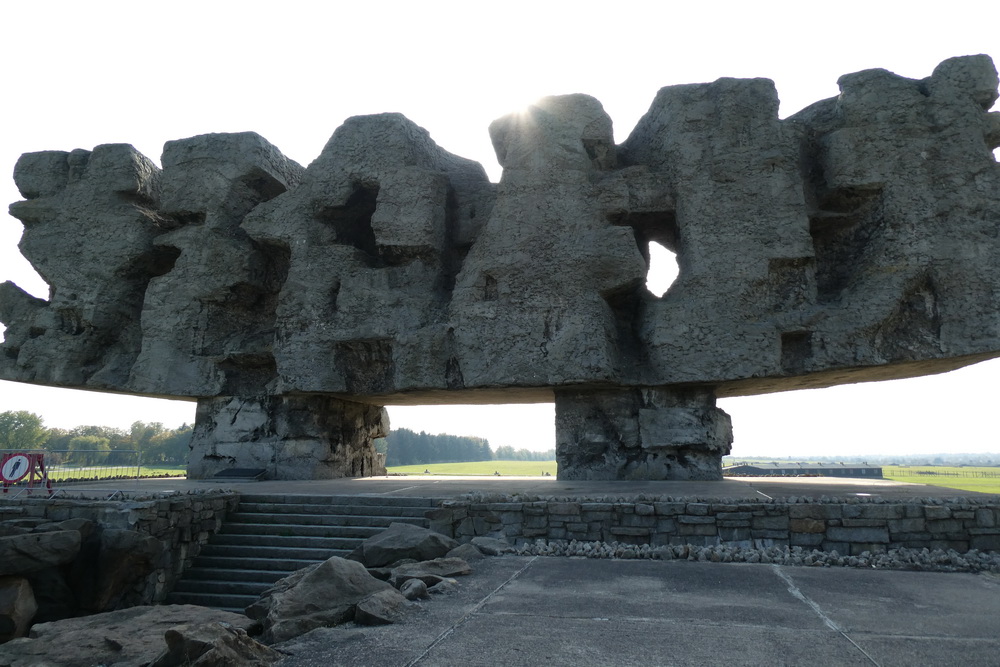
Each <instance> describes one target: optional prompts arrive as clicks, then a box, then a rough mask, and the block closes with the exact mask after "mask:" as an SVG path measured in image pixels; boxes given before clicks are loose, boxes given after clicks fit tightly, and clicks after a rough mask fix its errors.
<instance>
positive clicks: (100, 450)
mask: <svg viewBox="0 0 1000 667" xmlns="http://www.w3.org/2000/svg"><path fill="white" fill-rule="evenodd" d="M192 433H193V429H192V427H191V426H188V425H187V424H184V425H182V426H181V427H180V428H176V429H169V428H166V427H164V426H163V424H161V423H159V422H152V423H149V424H147V423H145V422H141V421H137V422H135V423H134V424H132V426H131V428H130V429H129V430H127V431H126V430H124V429H118V428H112V427H110V426H77V427H76V428H72V429H69V430H66V429H61V428H46V427H45V425H44V423H43V422H42V418H41V417H39V416H38V415H36V414H34V413H32V412H25V411H19V412H13V411H8V412H3V413H0V450H2V449H7V450H10V449H15V450H27V449H46V450H49V451H50V452H66V453H67V454H66V456H67V457H68V459H70V460H72V462H74V463H79V464H81V465H98V464H102V463H105V462H106V461H108V460H109V455H110V454H111V452H116V451H138V452H140V454H141V457H142V463H143V465H154V464H158V463H162V464H172V465H183V464H185V463H187V456H188V449H189V445H190V443H191V436H192ZM375 446H376V447H377V448H378V450H379V451H380V452H382V453H384V454H385V455H386V458H385V463H386V465H389V466H400V465H420V464H424V463H446V462H460V461H494V460H496V461H551V460H552V459H554V458H555V451H554V450H551V449H550V450H548V451H544V452H533V451H530V450H527V449H514V448H513V447H511V446H510V445H504V446H502V447H497V449H496V450H495V451H494V450H493V449H492V448H490V443H489V441H488V440H486V439H485V438H475V437H471V436H459V435H446V434H440V435H431V434H429V433H424V432H423V431H421V432H420V433H415V432H414V431H411V430H409V429H405V428H401V429H396V430H394V431H392V432H391V433H390V434H389V437H388V438H384V439H380V440H378V441H376V443H375ZM49 456H52V455H51V454H50V455H49ZM53 462H56V463H58V462H59V461H53Z"/></svg>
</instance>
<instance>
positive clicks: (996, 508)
mask: <svg viewBox="0 0 1000 667" xmlns="http://www.w3.org/2000/svg"><path fill="white" fill-rule="evenodd" d="M940 503H941V501H940V500H937V499H931V500H924V501H914V502H899V503H880V502H858V501H857V500H856V499H851V500H833V501H829V502H803V503H799V502H765V501H761V502H753V501H749V502H748V501H732V502H729V501H718V500H707V501H704V502H701V501H684V500H672V499H662V500H641V499H640V500H635V501H602V500H594V501H586V500H573V501H562V500H526V501H516V500H515V501H506V502H476V501H474V500H453V501H446V502H444V503H443V504H442V506H441V507H440V508H439V509H437V510H435V511H434V512H433V513H432V516H431V522H432V523H431V526H432V528H433V529H435V530H437V531H439V532H442V533H444V534H446V535H450V536H452V537H454V538H456V539H459V540H465V541H468V540H470V539H472V538H473V537H477V536H481V535H493V536H503V537H505V538H507V539H508V540H510V541H512V542H514V543H516V544H524V543H527V542H530V541H533V540H537V539H546V540H577V541H587V542H596V541H600V542H620V543H626V544H649V545H651V546H663V545H676V544H692V545H698V546H710V545H718V544H728V545H731V546H742V547H754V548H763V547H771V546H789V547H795V546H799V547H807V548H810V549H819V550H821V551H827V552H832V551H836V552H838V553H840V554H842V555H858V554H861V553H863V552H865V551H870V552H883V551H886V550H888V549H890V548H894V547H907V548H915V549H922V548H928V549H954V550H955V551H958V552H967V551H969V550H971V549H977V550H980V551H997V552H1000V501H998V500H996V499H987V500H984V501H976V500H956V501H949V502H947V503H945V504H940Z"/></svg>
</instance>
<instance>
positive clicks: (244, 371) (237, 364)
mask: <svg viewBox="0 0 1000 667" xmlns="http://www.w3.org/2000/svg"><path fill="white" fill-rule="evenodd" d="M218 368H219V370H221V371H222V372H223V374H224V375H225V378H226V379H225V384H224V385H223V389H222V391H223V393H224V394H226V395H229V396H246V397H250V396H260V395H264V394H265V393H266V390H267V385H268V384H269V383H270V382H271V381H272V380H274V378H276V377H277V376H278V367H277V364H276V363H275V361H274V357H272V356H271V355H269V354H260V355H255V354H244V355H233V356H231V357H228V358H226V359H224V360H223V361H221V362H219V364H218Z"/></svg>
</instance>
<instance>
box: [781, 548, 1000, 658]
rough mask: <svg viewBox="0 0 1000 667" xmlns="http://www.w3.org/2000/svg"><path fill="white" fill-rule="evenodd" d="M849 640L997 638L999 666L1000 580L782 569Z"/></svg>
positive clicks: (954, 575)
mask: <svg viewBox="0 0 1000 667" xmlns="http://www.w3.org/2000/svg"><path fill="white" fill-rule="evenodd" d="M781 569H782V572H783V573H784V574H785V576H787V577H788V578H789V579H791V581H792V582H793V583H794V585H795V586H796V587H797V588H798V590H799V591H800V592H801V593H802V594H803V595H804V596H805V597H807V598H808V599H810V600H812V601H813V602H815V603H816V604H817V605H819V608H820V609H821V610H822V612H823V613H824V614H826V615H827V616H828V617H829V618H830V619H831V620H832V621H833V622H834V623H836V624H837V625H838V626H839V627H840V628H841V629H842V630H844V631H845V632H847V633H848V634H851V633H854V632H866V631H868V632H870V631H872V629H875V630H876V631H877V632H878V633H879V634H881V635H900V636H905V637H929V638H933V637H963V638H969V639H976V638H984V637H993V638H995V639H996V641H997V656H996V659H997V662H998V663H1000V613H993V614H984V613H983V612H984V610H987V609H993V610H995V611H997V612H1000V578H998V577H996V576H991V575H988V574H968V573H958V572H955V573H948V572H936V573H927V572H891V573H888V572H883V571H878V570H859V569H851V568H838V569H837V570H836V571H833V570H825V569H819V568H816V569H811V568H781Z"/></svg>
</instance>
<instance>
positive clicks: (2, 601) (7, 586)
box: [0, 577, 38, 643]
mask: <svg viewBox="0 0 1000 667" xmlns="http://www.w3.org/2000/svg"><path fill="white" fill-rule="evenodd" d="M36 611H38V605H37V604H35V595H34V593H32V591H31V584H29V583H28V580H27V579H25V578H23V577H0V643H3V642H6V641H9V640H11V639H14V638H15V637H23V636H24V635H25V634H27V632H28V625H29V624H30V623H31V620H32V619H33V618H34V616H35V612H36Z"/></svg>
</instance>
